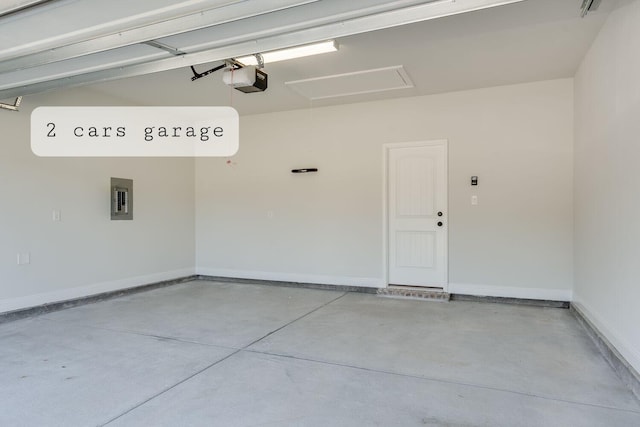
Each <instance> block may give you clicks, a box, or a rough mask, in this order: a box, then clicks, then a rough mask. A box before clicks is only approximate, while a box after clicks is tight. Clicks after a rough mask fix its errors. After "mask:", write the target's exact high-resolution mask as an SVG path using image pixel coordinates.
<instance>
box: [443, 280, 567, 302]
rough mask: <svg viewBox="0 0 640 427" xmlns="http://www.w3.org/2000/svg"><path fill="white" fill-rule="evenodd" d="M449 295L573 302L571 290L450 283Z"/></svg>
mask: <svg viewBox="0 0 640 427" xmlns="http://www.w3.org/2000/svg"><path fill="white" fill-rule="evenodd" d="M449 293H451V294H462V295H475V296H485V297H502V298H521V299H537V300H547V301H571V297H572V292H571V289H545V288H517V287H511V286H493V285H482V284H474V283H449Z"/></svg>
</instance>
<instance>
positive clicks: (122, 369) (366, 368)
mask: <svg viewBox="0 0 640 427" xmlns="http://www.w3.org/2000/svg"><path fill="white" fill-rule="evenodd" d="M0 425H2V426H93V425H109V426H199V425H202V426H225V427H226V426H322V427H326V426H332V427H335V426H375V425H379V426H425V425H426V426H457V427H462V426H465V427H469V426H510V427H512V426H545V427H548V426H562V427H566V426H640V402H638V401H637V400H636V399H635V397H634V396H633V395H632V393H631V392H630V391H629V390H628V389H626V388H625V386H624V385H623V384H622V383H621V381H620V380H619V379H618V378H617V377H616V375H615V373H614V372H613V370H612V369H611V368H610V367H609V366H608V365H607V363H606V362H605V361H604V359H603V358H602V357H601V355H600V353H599V352H598V350H597V349H596V347H595V346H594V344H592V342H591V341H590V340H589V338H588V337H587V335H586V333H585V332H584V331H583V330H582V329H581V327H580V326H579V325H578V324H577V322H576V320H575V319H574V318H573V317H572V315H571V314H570V313H569V311H568V310H563V309H555V308H539V307H525V306H514V305H502V304H489V303H477V302H449V303H437V302H425V301H411V300H392V299H386V298H380V297H376V296H374V295H365V294H353V293H344V292H334V291H320V290H310V289H299V288H284V287H272V286H264V285H247V284H231V283H214V282H191V283H186V284H181V285H176V286H171V287H167V288H163V289H157V290H154V291H149V292H144V293H140V294H134V295H130V296H126V297H122V298H118V299H112V300H109V301H104V302H100V303H95V304H89V305H85V306H80V307H76V308H73V309H69V310H64V311H59V312H55V313H50V314H46V315H42V316H37V317H33V318H29V319H24V320H19V321H15V322H10V323H5V324H3V325H0Z"/></svg>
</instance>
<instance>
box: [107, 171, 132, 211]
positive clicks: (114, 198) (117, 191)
mask: <svg viewBox="0 0 640 427" xmlns="http://www.w3.org/2000/svg"><path fill="white" fill-rule="evenodd" d="M111 219H112V220H132V219H133V180H131V179H123V178H111Z"/></svg>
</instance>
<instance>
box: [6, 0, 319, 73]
mask: <svg viewBox="0 0 640 427" xmlns="http://www.w3.org/2000/svg"><path fill="white" fill-rule="evenodd" d="M316 1H318V0H245V1H241V2H235V3H231V4H225V5H223V6H220V7H216V8H213V9H211V8H210V9H204V10H199V11H198V12H197V13H192V14H188V15H184V16H180V15H179V13H180V10H176V11H174V13H176V14H177V15H178V16H177V17H175V18H172V19H166V17H165V18H163V20H161V21H160V22H153V23H150V24H146V25H140V24H139V23H138V24H136V23H135V22H132V23H128V24H127V25H133V26H134V28H130V29H121V30H119V31H116V32H112V33H110V34H106V35H102V36H99V37H91V38H90V39H88V40H84V39H83V40H82V41H76V42H72V40H78V39H79V38H85V37H86V34H85V33H84V32H80V33H78V34H74V36H73V37H74V39H72V40H68V39H65V42H64V43H66V44H64V45H62V46H59V45H57V44H55V41H54V40H52V41H50V42H47V41H39V42H38V43H37V44H35V45H29V46H25V47H22V48H21V47H20V46H16V47H15V48H14V49H13V50H4V51H0V73H2V72H6V71H14V70H21V69H25V68H31V67H36V66H40V65H45V64H50V63H53V62H59V61H64V60H67V59H73V58H77V57H80V56H85V55H91V54H94V53H99V52H104V51H106V50H111V49H117V48H120V47H124V46H129V45H132V44H137V43H145V42H148V41H153V40H157V39H160V38H164V37H168V36H172V35H175V34H180V33H184V32H187V31H193V30H197V29H200V28H205V27H210V26H215V25H220V24H224V23H227V22H233V21H237V20H241V19H246V18H250V17H253V16H258V15H263V14H266V13H271V12H276V11H279V10H282V9H286V8H289V7H295V6H300V5H304V4H308V3H313V2H316ZM218 3H219V1H218ZM212 5H213V3H211V2H205V3H204V4H202V6H203V7H205V6H208V7H211V6H212ZM136 25H138V26H136Z"/></svg>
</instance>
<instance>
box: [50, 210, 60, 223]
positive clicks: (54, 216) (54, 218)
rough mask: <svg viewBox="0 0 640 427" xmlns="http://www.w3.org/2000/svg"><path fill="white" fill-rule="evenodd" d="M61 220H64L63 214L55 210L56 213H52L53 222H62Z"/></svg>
mask: <svg viewBox="0 0 640 427" xmlns="http://www.w3.org/2000/svg"><path fill="white" fill-rule="evenodd" d="M61 218H62V214H61V213H60V211H56V210H54V211H53V212H52V213H51V219H52V220H54V221H61V220H62V219H61Z"/></svg>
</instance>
